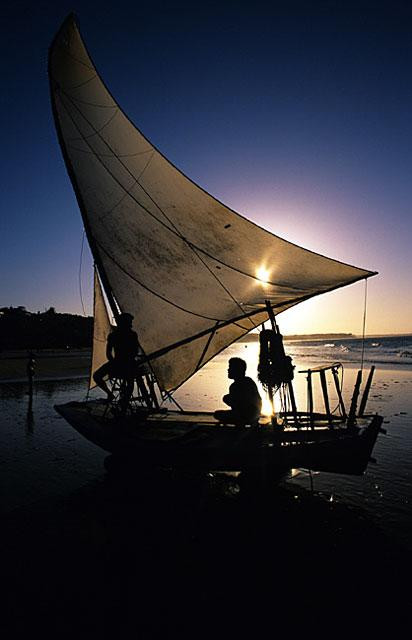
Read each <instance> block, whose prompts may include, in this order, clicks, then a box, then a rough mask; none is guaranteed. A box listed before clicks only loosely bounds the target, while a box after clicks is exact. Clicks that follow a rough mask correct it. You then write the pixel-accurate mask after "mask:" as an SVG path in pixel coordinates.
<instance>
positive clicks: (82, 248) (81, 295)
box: [79, 229, 87, 316]
mask: <svg viewBox="0 0 412 640" xmlns="http://www.w3.org/2000/svg"><path fill="white" fill-rule="evenodd" d="M85 235H86V231H85V229H83V234H82V246H81V249H80V263H79V294H80V302H81V305H82V309H83V315H84V316H86V315H87V314H86V310H85V308H84V302H83V290H82V266H83V251H84V237H85Z"/></svg>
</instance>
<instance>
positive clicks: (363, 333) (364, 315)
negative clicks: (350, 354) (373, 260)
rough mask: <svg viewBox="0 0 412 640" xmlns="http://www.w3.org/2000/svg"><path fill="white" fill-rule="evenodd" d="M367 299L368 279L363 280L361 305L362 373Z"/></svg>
mask: <svg viewBox="0 0 412 640" xmlns="http://www.w3.org/2000/svg"><path fill="white" fill-rule="evenodd" d="M367 299H368V279H367V278H365V297H364V303H363V327H362V356H361V371H363V358H364V354H365V328H366V305H367Z"/></svg>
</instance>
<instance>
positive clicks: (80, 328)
mask: <svg viewBox="0 0 412 640" xmlns="http://www.w3.org/2000/svg"><path fill="white" fill-rule="evenodd" d="M92 340H93V318H92V317H90V316H89V317H84V316H78V315H72V314H70V313H56V311H55V309H54V307H50V309H48V310H47V311H44V312H43V313H40V312H39V311H38V312H37V313H36V312H35V313H32V312H30V311H27V310H26V308H25V307H3V308H1V309H0V350H4V349H51V348H54V349H57V348H59V349H66V348H68V347H69V348H73V347H77V348H80V347H91V346H92Z"/></svg>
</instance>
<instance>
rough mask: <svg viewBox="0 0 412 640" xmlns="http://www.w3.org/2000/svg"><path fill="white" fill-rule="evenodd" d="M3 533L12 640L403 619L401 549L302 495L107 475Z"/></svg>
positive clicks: (371, 625)
mask: <svg viewBox="0 0 412 640" xmlns="http://www.w3.org/2000/svg"><path fill="white" fill-rule="evenodd" d="M2 528H3V543H2V550H3V554H4V559H3V562H2V568H3V571H2V573H3V583H4V584H6V585H7V590H6V602H7V607H6V611H8V614H9V620H8V626H7V632H8V635H7V636H5V637H8V638H9V637H11V635H10V634H13V633H14V634H17V635H18V636H19V637H20V636H21V637H23V636H24V637H26V635H27V634H28V633H33V630H34V629H35V628H37V626H38V627H39V628H40V629H41V630H42V636H43V637H44V635H45V634H50V637H51V636H53V635H56V636H58V637H61V636H62V635H63V637H74V636H77V635H78V634H79V633H81V636H82V637H86V636H87V637H90V638H102V637H104V638H106V637H107V638H108V637H113V636H115V637H120V638H123V637H136V638H164V637H167V638H169V637H179V636H182V635H184V636H185V637H186V636H188V637H189V636H191V637H206V636H207V637H213V638H220V637H222V638H223V637H224V638H227V637H228V638H231V637H234V635H239V634H241V635H242V636H243V634H248V635H250V634H252V637H258V638H260V637H266V635H267V634H270V635H272V634H273V635H277V634H278V633H279V632H282V633H284V632H285V631H286V632H288V633H291V634H295V633H302V632H304V633H309V632H314V631H316V634H318V633H321V632H322V631H329V633H331V634H334V633H335V632H336V631H344V630H348V631H349V630H350V629H351V633H354V632H356V633H361V632H365V633H366V632H368V635H369V634H370V633H371V632H373V633H374V632H377V631H378V630H382V628H383V627H384V626H385V625H390V627H391V629H392V632H396V630H397V629H399V630H400V629H401V627H402V624H403V622H404V620H403V617H404V615H406V611H407V609H406V605H407V602H408V600H409V596H408V589H405V588H404V587H403V586H402V580H403V579H404V578H405V579H406V578H407V577H408V567H407V561H408V558H407V556H406V555H405V551H404V550H403V549H402V548H400V547H397V546H394V545H393V543H392V542H391V541H390V540H388V539H386V538H385V536H384V535H382V533H381V532H379V531H378V530H377V529H376V528H375V527H374V526H373V525H372V524H371V523H370V522H369V521H368V520H367V519H366V518H365V517H364V515H362V514H361V513H359V512H357V511H356V510H351V509H348V508H347V507H345V506H343V505H338V504H329V503H327V502H326V501H324V500H322V499H320V498H319V497H317V496H314V495H311V494H310V493H309V492H307V491H304V490H302V489H296V488H295V489H292V490H291V489H290V488H288V487H287V486H283V487H278V488H276V489H275V488H272V489H271V490H270V491H268V492H267V493H261V492H259V493H258V494H256V492H255V491H254V489H253V487H241V488H240V490H239V481H238V479H234V478H227V477H216V476H215V477H211V476H209V477H208V478H196V477H191V478H189V477H187V476H186V477H184V476H179V475H177V474H173V473H172V472H162V473H157V474H151V475H140V476H139V474H136V473H134V474H133V477H130V476H129V477H127V476H126V475H124V476H123V477H122V476H120V477H119V476H118V475H117V476H110V475H109V476H106V477H105V478H104V480H103V481H101V482H99V483H95V484H90V485H89V486H87V487H84V488H83V489H81V490H79V491H78V492H76V493H75V494H73V495H72V496H70V497H69V498H66V499H64V500H57V501H55V502H53V503H51V502H48V503H45V504H44V505H37V506H36V508H35V509H26V510H25V511H24V512H23V513H14V514H13V515H10V516H9V518H8V519H7V520H6V522H4V523H3V525H2ZM404 607H405V608H404ZM3 620H4V618H3ZM265 629H266V631H265Z"/></svg>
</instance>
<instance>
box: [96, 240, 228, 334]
mask: <svg viewBox="0 0 412 640" xmlns="http://www.w3.org/2000/svg"><path fill="white" fill-rule="evenodd" d="M95 242H96V244H97V245H98V246H99V247H100V249H101V250H102V251H103V253H104V254H105V255H106V256H107V257H108V258H109V259H110V260H111V261H112V262H113V263H114V264H115V265H116V266H117V267H118V268H119V269H120V270H121V271H123V273H124V274H126V275H127V276H128V277H129V278H130V279H131V280H133V281H134V282H136V284H138V285H139V286H141V287H142V288H143V289H145V290H146V291H149V293H151V294H152V295H154V296H156V298H160V300H163V302H167V303H168V304H170V305H172V306H173V307H176V309H180V311H184V312H185V313H190V314H191V315H192V316H198V317H199V318H203V319H204V320H214V321H215V322H221V320H220V319H219V318H213V317H211V316H205V315H203V314H201V313H196V311H190V310H189V309H185V308H184V307H181V306H180V305H178V304H176V303H175V302H172V301H171V300H168V299H167V298H165V297H164V296H162V295H161V294H160V293H157V292H156V291H153V289H150V287H148V286H147V285H145V284H143V282H141V281H140V280H138V279H137V278H136V277H135V276H133V275H132V274H131V273H130V272H129V271H127V269H125V268H124V267H123V266H122V265H121V264H120V263H119V262H118V261H117V260H116V259H115V258H114V257H113V256H112V255H111V253H109V252H108V251H107V249H106V248H105V247H104V246H103V245H102V244H101V243H100V242H99V241H98V240H95Z"/></svg>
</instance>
